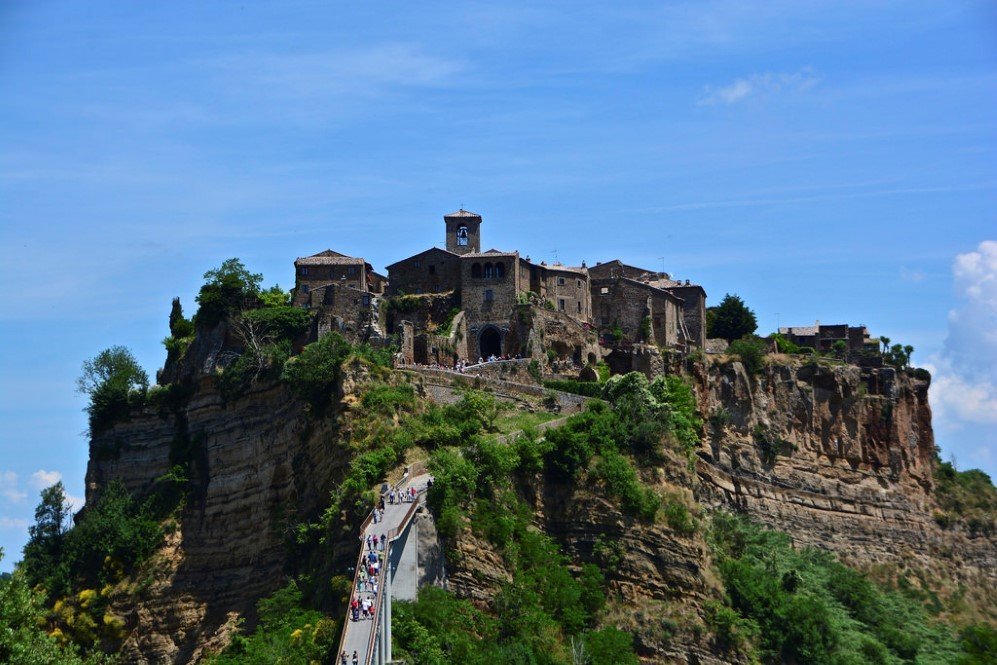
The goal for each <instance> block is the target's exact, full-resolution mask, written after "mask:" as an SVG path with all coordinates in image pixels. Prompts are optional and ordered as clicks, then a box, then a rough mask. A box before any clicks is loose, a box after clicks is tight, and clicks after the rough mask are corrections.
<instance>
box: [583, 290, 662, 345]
mask: <svg viewBox="0 0 997 665" xmlns="http://www.w3.org/2000/svg"><path fill="white" fill-rule="evenodd" d="M591 292H592V314H593V317H594V321H595V325H596V327H597V328H598V329H599V330H600V332H602V333H603V334H604V335H605V334H607V333H610V332H611V331H612V329H613V328H614V327H615V326H616V325H619V326H620V329H621V330H622V331H623V339H622V340H621V342H622V343H624V344H630V343H634V342H638V341H647V342H653V343H655V344H657V345H659V346H665V347H674V346H676V345H677V344H678V342H679V316H680V310H679V306H680V302H679V300H678V299H677V298H676V297H675V296H672V295H671V294H669V293H667V292H665V291H663V290H661V289H657V288H654V287H652V286H650V285H648V284H644V283H641V282H636V281H634V280H632V279H626V278H622V279H621V278H609V279H597V280H593V282H592V289H591ZM645 317H646V318H648V319H649V324H650V326H651V339H648V340H645V339H644V334H643V332H642V329H641V328H642V326H643V325H644V319H645Z"/></svg>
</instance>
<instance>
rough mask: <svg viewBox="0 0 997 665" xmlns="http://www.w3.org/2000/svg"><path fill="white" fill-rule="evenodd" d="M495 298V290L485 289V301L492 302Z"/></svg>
mask: <svg viewBox="0 0 997 665" xmlns="http://www.w3.org/2000/svg"><path fill="white" fill-rule="evenodd" d="M493 300H495V292H494V291H492V290H491V289H485V302H492V301H493Z"/></svg>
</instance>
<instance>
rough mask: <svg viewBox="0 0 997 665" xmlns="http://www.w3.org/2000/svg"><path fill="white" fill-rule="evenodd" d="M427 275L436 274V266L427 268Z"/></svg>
mask: <svg viewBox="0 0 997 665" xmlns="http://www.w3.org/2000/svg"><path fill="white" fill-rule="evenodd" d="M429 274H430V275H435V274H436V266H429Z"/></svg>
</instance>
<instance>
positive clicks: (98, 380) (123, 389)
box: [76, 346, 149, 435]
mask: <svg viewBox="0 0 997 665" xmlns="http://www.w3.org/2000/svg"><path fill="white" fill-rule="evenodd" d="M76 389H77V391H79V392H80V393H82V394H84V395H87V396H89V397H90V404H89V405H88V406H87V408H86V411H87V413H88V414H89V415H90V434H91V435H93V434H97V433H98V432H100V431H103V430H105V429H107V428H108V427H110V426H111V425H113V424H114V423H116V422H119V421H121V420H124V419H125V418H127V417H128V413H129V409H130V407H131V405H132V404H135V403H139V404H140V403H141V402H142V401H144V399H145V394H146V392H147V391H148V389H149V375H148V374H146V373H145V370H143V369H142V368H141V367H140V366H139V364H138V361H137V360H136V359H135V356H134V355H132V352H131V351H129V350H128V349H126V348H125V347H123V346H112V347H111V348H109V349H104V350H103V351H101V352H100V353H98V354H97V355H96V356H94V357H93V358H90V359H88V360H86V361H84V363H83V374H81V375H80V377H79V378H78V379H76Z"/></svg>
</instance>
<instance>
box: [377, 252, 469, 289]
mask: <svg viewBox="0 0 997 665" xmlns="http://www.w3.org/2000/svg"><path fill="white" fill-rule="evenodd" d="M459 288H460V254H455V253H454V252H451V251H448V250H445V249H440V248H439V247H433V248H432V249H427V250H426V251H424V252H420V253H419V254H416V255H415V256H410V257H409V258H407V259H402V260H401V261H397V262H395V263H392V264H391V265H390V266H388V290H387V293H388V295H389V296H399V295H418V294H421V293H446V292H447V291H454V290H457V289H459Z"/></svg>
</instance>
